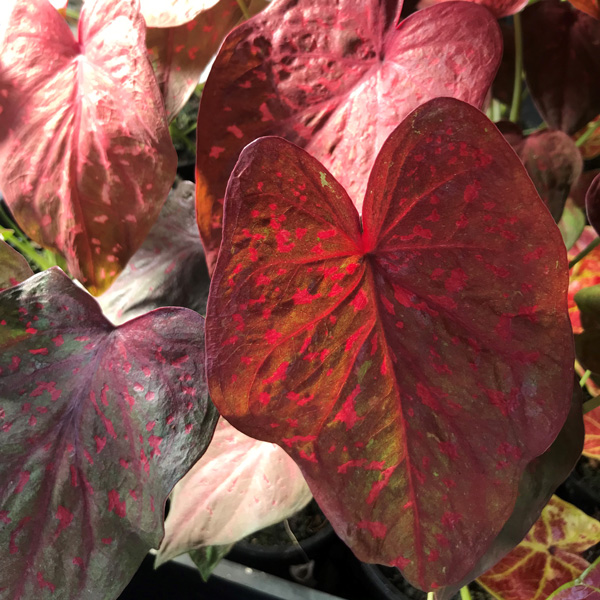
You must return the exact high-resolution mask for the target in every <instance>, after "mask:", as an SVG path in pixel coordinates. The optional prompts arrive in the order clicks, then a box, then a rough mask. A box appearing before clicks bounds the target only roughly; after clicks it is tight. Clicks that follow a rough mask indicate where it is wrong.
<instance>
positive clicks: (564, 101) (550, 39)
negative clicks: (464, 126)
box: [522, 0, 600, 135]
mask: <svg viewBox="0 0 600 600" xmlns="http://www.w3.org/2000/svg"><path fill="white" fill-rule="evenodd" d="M522 24H523V61H524V66H525V73H526V77H527V85H528V87H529V91H530V92H531V97H532V98H533V101H534V102H535V104H536V106H537V108H538V110H539V111H540V114H541V115H542V117H543V118H544V120H545V121H546V123H548V125H549V126H550V127H551V128H553V129H560V130H562V131H564V132H565V133H568V134H569V135H572V134H574V133H575V132H576V131H578V130H579V129H581V128H582V127H583V126H584V125H585V124H586V123H588V121H591V120H592V119H593V118H595V117H596V116H597V115H598V113H600V52H598V47H599V45H600V21H598V20H597V19H594V18H592V17H590V16H589V15H586V14H585V13H582V12H581V11H579V10H577V9H575V8H573V7H572V6H571V5H570V4H569V3H568V2H561V0H544V1H543V2H537V3H535V4H532V5H531V6H528V7H527V8H526V9H525V10H524V11H523V14H522Z"/></svg>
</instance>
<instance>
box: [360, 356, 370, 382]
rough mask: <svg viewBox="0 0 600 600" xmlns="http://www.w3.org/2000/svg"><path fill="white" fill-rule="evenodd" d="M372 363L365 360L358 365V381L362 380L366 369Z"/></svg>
mask: <svg viewBox="0 0 600 600" xmlns="http://www.w3.org/2000/svg"><path fill="white" fill-rule="evenodd" d="M372 364H373V362H372V361H370V360H367V361H365V362H364V363H363V364H362V365H361V366H360V369H359V370H358V382H359V383H360V382H361V381H362V380H363V378H364V376H365V375H366V374H367V371H368V370H369V369H370V368H371V365H372Z"/></svg>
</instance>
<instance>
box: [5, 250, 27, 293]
mask: <svg viewBox="0 0 600 600" xmlns="http://www.w3.org/2000/svg"><path fill="white" fill-rule="evenodd" d="M31 275H33V271H32V270H31V267H30V266H29V263H28V262H27V261H26V260H25V259H24V258H23V256H21V255H20V254H19V253H18V252H17V251H16V250H13V249H12V248H11V247H10V246H9V245H8V244H7V243H6V242H5V241H3V240H0V291H2V290H4V289H6V288H9V287H12V286H13V285H17V284H18V283H21V281H24V280H25V279H27V278H28V277H31Z"/></svg>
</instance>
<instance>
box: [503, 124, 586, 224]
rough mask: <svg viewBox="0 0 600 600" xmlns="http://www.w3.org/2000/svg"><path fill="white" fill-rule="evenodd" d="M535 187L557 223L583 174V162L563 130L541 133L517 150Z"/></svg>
mask: <svg viewBox="0 0 600 600" xmlns="http://www.w3.org/2000/svg"><path fill="white" fill-rule="evenodd" d="M515 150H516V151H517V154H518V155H519V157H520V158H521V160H522V161H523V164H524V165H525V168H526V169H527V172H528V173H529V176H530V177H531V179H532V181H533V183H534V184H535V187H536V189H537V191H538V193H539V195H540V196H541V198H542V200H543V201H544V202H545V203H546V206H547V207H548V210H549V211H550V214H551V215H552V216H553V218H554V220H555V221H556V222H557V223H558V222H559V221H560V218H561V216H562V213H563V209H564V207H565V202H566V201H567V198H568V196H569V192H570V191H571V186H572V185H573V184H574V183H575V182H576V181H577V180H578V179H579V176H580V175H581V173H582V171H583V159H582V158H581V154H580V152H579V149H578V148H577V146H576V145H575V143H574V142H573V140H572V139H571V138H570V137H569V136H568V135H567V134H566V133H563V132H562V131H540V132H538V133H534V134H532V135H530V136H527V137H526V138H524V139H523V140H522V142H521V143H520V144H518V145H517V146H516V148H515Z"/></svg>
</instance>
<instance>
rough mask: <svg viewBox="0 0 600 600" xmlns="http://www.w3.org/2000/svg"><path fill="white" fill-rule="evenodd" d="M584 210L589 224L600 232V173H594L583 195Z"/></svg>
mask: <svg viewBox="0 0 600 600" xmlns="http://www.w3.org/2000/svg"><path fill="white" fill-rule="evenodd" d="M585 211H586V212H587V217H588V221H589V222H590V225H591V226H592V227H593V228H594V229H595V230H596V233H598V232H600V174H599V175H596V177H595V178H594V180H593V181H592V183H591V184H590V187H589V188H588V191H587V193H586V195H585Z"/></svg>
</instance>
